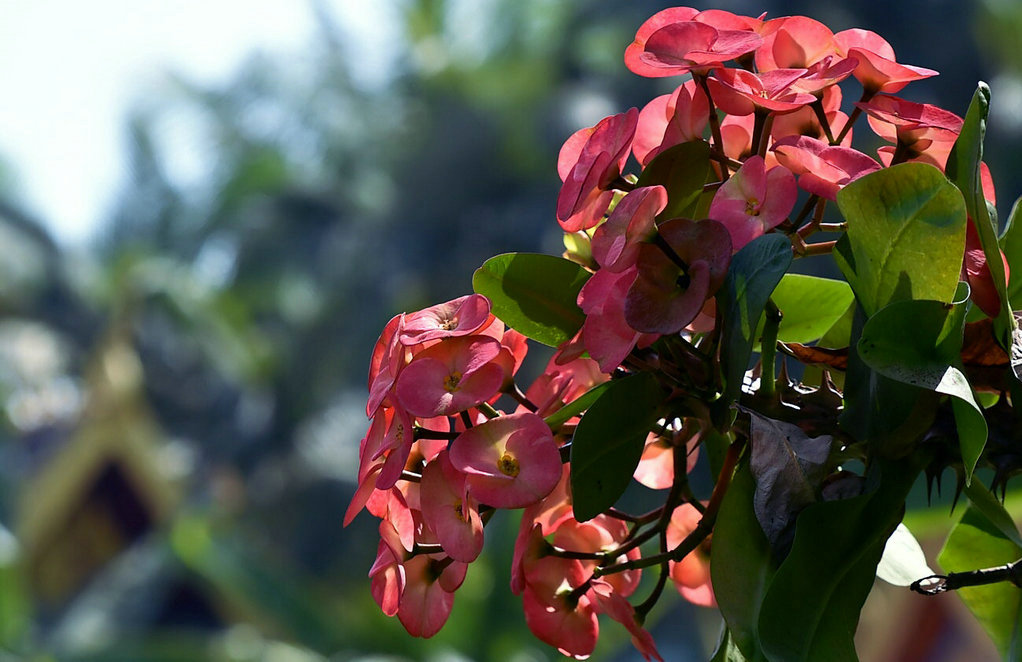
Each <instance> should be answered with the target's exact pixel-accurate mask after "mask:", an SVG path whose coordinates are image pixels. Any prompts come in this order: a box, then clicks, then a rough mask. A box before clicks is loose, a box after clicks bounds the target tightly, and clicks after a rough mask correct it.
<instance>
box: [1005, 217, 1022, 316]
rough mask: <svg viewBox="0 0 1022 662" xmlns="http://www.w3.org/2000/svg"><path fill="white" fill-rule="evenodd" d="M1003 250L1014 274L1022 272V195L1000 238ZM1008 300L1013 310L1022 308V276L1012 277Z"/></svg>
mask: <svg viewBox="0 0 1022 662" xmlns="http://www.w3.org/2000/svg"><path fill="white" fill-rule="evenodd" d="M1000 245H1001V250H1002V251H1004V257H1005V258H1007V260H1008V269H1009V270H1010V271H1011V273H1012V274H1022V197H1019V199H1018V200H1016V201H1015V204H1014V205H1013V206H1012V208H1011V213H1010V214H1008V222H1007V223H1006V224H1005V225H1004V234H1002V235H1001V238H1000ZM1007 296H1008V301H1009V302H1010V303H1011V306H1010V307H1011V309H1012V310H1022V276H1015V277H1014V278H1010V279H1009V282H1008V294H1007Z"/></svg>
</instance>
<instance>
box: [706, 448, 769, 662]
mask: <svg viewBox="0 0 1022 662" xmlns="http://www.w3.org/2000/svg"><path fill="white" fill-rule="evenodd" d="M755 490H756V483H755V481H754V480H753V477H752V471H751V470H750V468H749V463H748V462H742V463H741V464H740V465H739V466H738V469H737V471H736V472H735V475H734V477H733V478H732V479H731V485H729V486H728V490H727V493H726V494H725V495H724V500H723V501H722V502H721V504H720V510H719V511H717V522H716V524H715V525H714V527H713V545H712V546H711V547H710V576H711V579H712V580H713V594H714V596H715V597H716V598H717V605H718V606H719V607H720V613H721V615H723V616H724V621H725V622H726V623H727V627H728V631H729V632H730V638H731V642H732V644H733V645H734V646H737V647H738V648H739V649H740V650H741V651H742V654H743V655H744V657H745V658H747V659H749V660H763V659H765V658H764V657H763V652H762V650H761V649H760V645H759V634H758V623H759V611H760V605H761V604H762V602H763V596H764V595H766V589H767V585H768V584H769V582H770V579H771V577H772V576H773V573H774V571H775V570H776V565H775V564H774V562H773V559H772V557H771V554H770V543H769V542H768V541H767V539H766V536H765V535H764V534H763V529H762V528H760V525H759V521H758V520H757V519H756V513H755V510H754V509H753V494H754V493H755ZM724 659H727V658H724Z"/></svg>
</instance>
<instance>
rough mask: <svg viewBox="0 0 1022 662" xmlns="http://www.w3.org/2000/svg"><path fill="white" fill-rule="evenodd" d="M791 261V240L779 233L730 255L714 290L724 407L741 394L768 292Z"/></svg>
mask: <svg viewBox="0 0 1022 662" xmlns="http://www.w3.org/2000/svg"><path fill="white" fill-rule="evenodd" d="M790 264H791V243H790V242H789V241H788V238H787V237H785V236H784V235H782V234H765V235H763V236H762V237H758V238H757V239H754V240H753V241H751V242H749V243H748V244H746V245H745V246H744V247H743V248H742V249H741V250H740V251H738V252H737V253H735V255H734V257H732V258H731V265H730V267H728V272H727V278H726V279H725V280H724V284H723V285H722V286H721V288H720V291H719V292H718V293H717V305H718V309H719V310H721V311H722V313H723V318H724V331H723V335H722V338H721V342H722V346H721V350H720V362H721V367H722V370H723V373H724V396H723V398H722V402H723V403H725V405H726V406H730V403H731V402H732V401H734V400H735V398H737V397H738V394H739V393H741V388H742V379H743V378H744V377H745V369H746V367H747V366H748V363H749V358H750V357H751V356H752V347H753V344H754V343H755V340H756V337H755V336H756V327H757V325H758V324H759V318H760V317H761V316H762V315H763V308H764V306H766V302H767V300H768V299H769V298H770V294H771V293H772V292H773V291H774V288H775V287H777V283H778V282H780V280H781V277H782V276H783V275H784V273H785V272H786V271H787V270H788V266H789V265H790Z"/></svg>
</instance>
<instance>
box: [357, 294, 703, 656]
mask: <svg viewBox="0 0 1022 662" xmlns="http://www.w3.org/2000/svg"><path fill="white" fill-rule="evenodd" d="M527 349H528V348H527V345H526V343H525V338H524V336H522V335H521V334H520V333H518V332H517V331H515V330H513V329H507V328H505V325H504V323H503V322H501V321H500V320H499V319H497V318H496V317H495V316H494V315H493V314H492V313H491V312H490V302H489V301H488V300H487V299H486V298H485V297H483V296H481V295H478V294H473V295H469V296H465V297H461V298H459V299H455V300H453V301H448V302H446V303H443V304H439V305H436V306H433V307H430V308H427V309H425V310H422V311H419V312H416V313H413V314H402V315H398V316H396V317H394V318H393V319H392V320H391V321H390V322H389V323H388V324H387V326H386V328H385V329H384V332H383V334H382V335H381V336H380V338H379V340H378V342H377V344H376V346H375V348H374V350H373V358H372V362H371V367H370V373H369V391H370V398H369V401H368V404H367V414H368V415H369V416H370V417H371V418H372V423H371V424H370V427H369V431H368V432H367V434H366V436H365V438H364V439H363V440H362V444H361V447H360V464H359V472H358V477H359V484H358V488H357V491H356V493H355V496H354V498H353V499H352V502H351V504H350V506H349V507H348V511H347V513H346V515H345V520H344V522H345V525H347V524H348V523H349V522H350V521H351V520H352V519H353V518H354V517H355V516H356V515H357V514H358V513H359V512H360V511H361V510H362V509H363V508H365V509H367V510H368V511H369V512H370V513H371V514H372V515H374V516H375V517H377V518H379V520H380V524H379V532H380V544H379V548H378V553H377V557H376V562H375V563H374V565H373V567H372V569H371V570H370V573H369V574H370V576H371V578H372V593H373V596H374V597H375V598H376V601H377V602H378V604H379V605H380V608H381V609H382V610H383V611H384V613H386V614H388V615H391V616H393V615H396V616H398V618H399V619H400V620H401V623H402V624H403V625H404V626H405V628H406V629H407V630H408V632H410V633H411V634H413V635H417V636H423V637H429V636H432V635H433V634H435V633H436V632H437V631H438V630H439V629H440V627H441V626H442V625H443V624H444V622H445V621H446V620H447V617H448V615H449V614H450V610H451V608H452V605H453V599H454V593H455V591H456V589H457V588H458V587H459V586H460V584H461V582H462V581H463V580H464V578H465V575H466V570H467V564H469V563H470V562H471V561H473V560H475V558H476V557H477V556H478V555H479V553H480V551H481V549H482V545H483V527H484V525H485V523H486V522H487V521H488V520H489V519H490V517H492V515H493V513H494V512H495V510H496V509H499V508H505V509H524V514H523V517H522V523H521V531H520V534H519V536H518V541H517V543H516V546H515V553H514V568H513V569H512V579H511V587H512V590H513V591H514V592H515V593H516V594H521V595H522V600H523V604H524V605H525V615H526V620H527V623H528V625H529V627H530V628H531V629H532V631H533V632H534V633H535V634H536V636H537V637H539V638H540V639H542V640H543V641H546V642H548V643H550V644H552V645H554V646H557V647H558V648H560V649H561V650H562V651H564V652H565V653H566V654H570V655H575V656H578V657H585V656H587V655H588V654H589V653H590V652H591V651H592V650H593V647H594V646H595V644H596V639H597V633H598V623H597V614H598V613H607V614H609V615H610V616H611V617H612V618H614V619H616V620H618V621H620V622H622V623H623V624H625V626H626V627H628V628H629V630H631V631H632V633H633V635H634V638H635V641H636V645H637V646H639V647H640V650H643V651H645V652H646V653H647V654H648V655H649V656H651V657H654V658H659V655H658V654H657V653H656V649H655V647H654V646H653V643H652V640H651V639H650V637H649V634H648V633H647V632H646V631H645V630H643V629H642V627H641V619H640V618H639V617H638V616H637V615H636V613H635V610H634V609H633V608H632V606H631V604H630V603H629V602H628V600H627V597H628V596H629V595H631V593H632V592H633V591H634V590H635V589H636V587H637V586H638V583H639V579H640V576H641V573H640V571H639V570H623V571H621V572H613V573H610V574H607V575H606V576H604V577H603V578H599V577H597V576H595V574H594V570H595V569H596V568H597V566H599V565H601V564H602V565H603V566H608V565H610V564H612V563H614V562H616V561H618V560H620V561H627V560H634V559H637V558H639V557H640V552H639V545H640V544H641V542H642V541H643V539H642V538H639V539H637V538H636V537H635V531H634V529H633V527H629V524H628V518H626V517H624V516H623V515H618V516H616V517H615V516H613V515H609V514H608V515H601V516H599V517H597V518H595V519H593V520H590V521H588V522H584V523H581V522H578V521H576V519H575V518H574V514H573V511H572V504H571V496H570V493H569V492H570V490H569V488H568V485H567V482H566V481H567V477H568V475H569V474H568V472H569V470H570V465H569V464H568V463H566V462H564V461H562V453H564V451H566V448H567V447H566V446H565V444H566V442H567V439H568V438H569V437H570V434H571V431H572V429H573V428H574V426H575V424H576V423H577V421H578V418H577V417H570V418H568V419H567V420H566V421H565V422H564V423H561V424H557V425H555V426H554V427H551V426H550V425H549V424H548V423H547V421H546V420H545V418H544V417H547V416H550V415H551V414H555V413H557V412H558V411H560V410H561V409H562V408H564V407H565V406H566V405H567V404H569V403H571V402H573V401H574V400H575V399H576V398H578V397H579V396H581V395H582V394H584V393H585V392H587V391H588V390H590V389H591V388H593V387H594V386H596V385H598V384H600V383H602V382H604V381H606V380H607V379H608V378H609V376H608V375H607V374H605V373H604V372H602V371H601V370H600V368H599V367H598V365H597V364H596V362H595V361H593V360H592V359H589V358H584V357H576V358H573V359H570V360H564V359H563V357H561V356H558V357H556V358H557V359H558V360H560V362H558V361H557V360H554V361H551V362H550V364H549V366H548V367H547V369H546V371H545V372H544V373H543V374H541V375H540V376H539V377H538V378H537V379H536V380H535V381H534V382H533V383H532V385H531V386H530V387H529V388H528V389H527V391H525V392H524V393H523V392H522V391H521V390H520V389H519V387H518V386H517V384H516V383H515V381H514V375H515V373H516V372H517V370H518V367H519V366H520V365H521V363H522V361H523V359H524V358H525V355H526V353H527ZM505 395H507V396H508V397H509V398H510V400H509V401H510V402H511V403H512V404H513V405H514V409H513V410H510V411H501V410H499V409H497V408H496V405H498V404H500V401H501V397H502V396H505ZM690 436H691V435H690ZM674 437H675V438H672V439H665V438H663V437H661V436H658V435H654V434H651V435H650V440H649V445H648V447H647V452H646V453H645V454H644V456H643V457H644V459H643V462H642V463H641V464H640V467H639V468H638V469H637V470H636V478H637V479H638V480H640V481H641V482H643V483H645V484H647V485H649V486H650V487H653V488H664V487H669V486H670V485H671V484H673V482H674V480H673V476H674V470H675V463H676V461H677V460H675V458H674V452H673V451H674V449H675V448H676V447H677V443H678V442H677V439H679V438H681V435H680V434H676V435H674ZM690 441H691V440H690ZM689 446H690V448H693V449H694V444H691V443H690V444H689ZM680 448H681V449H682V452H681V454H680V455H679V456H680V457H681V461H682V462H683V465H682V466H683V467H685V468H684V469H683V471H687V469H690V468H691V466H692V464H693V462H694V458H695V454H694V453H688V452H686V451H685V446H684V444H682V445H681V446H680ZM686 457H688V458H689V459H688V460H686V459H685V458H686ZM689 508H690V507H689ZM691 512H693V513H697V511H694V510H693V511H691ZM685 513H689V514H690V511H688V510H684V509H682V508H679V509H678V511H677V515H676V516H675V517H674V518H673V519H671V520H670V521H669V527H668V530H669V531H670V533H669V535H675V534H676V532H677V531H682V532H683V531H684V527H685V526H686V524H685V522H688V521H689V520H690V519H691V517H689V520H686V519H685ZM679 527H681V528H679ZM689 528H691V526H689ZM683 536H684V534H683V533H682V537H683ZM700 564H701V565H700ZM677 565H678V567H679V571H678V578H679V579H678V581H679V587H680V588H681V589H682V590H683V594H684V595H689V596H691V599H692V600H694V601H696V602H699V603H701V604H712V600H713V598H712V592H711V590H710V588H709V576H708V572H707V570H706V567H705V560H703V561H697V562H696V563H695V565H694V566H693V564H692V562H691V561H690V562H688V563H679V564H677ZM673 566H674V564H673V563H672V567H673Z"/></svg>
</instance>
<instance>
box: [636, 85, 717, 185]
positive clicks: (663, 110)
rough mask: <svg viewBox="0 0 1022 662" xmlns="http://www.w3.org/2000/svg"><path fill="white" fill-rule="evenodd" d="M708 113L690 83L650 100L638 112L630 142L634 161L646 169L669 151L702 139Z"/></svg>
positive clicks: (703, 96) (703, 98)
mask: <svg viewBox="0 0 1022 662" xmlns="http://www.w3.org/2000/svg"><path fill="white" fill-rule="evenodd" d="M709 112H710V104H709V102H708V101H707V100H706V94H705V93H704V92H703V91H702V90H701V89H700V88H699V87H697V86H696V84H695V81H693V80H690V81H687V82H685V83H684V84H682V85H679V86H678V88H677V89H675V90H674V92H673V93H672V94H664V95H662V96H659V97H657V98H655V99H653V100H652V101H650V102H649V103H647V104H646V106H645V107H644V108H643V109H642V110H641V111H639V119H638V124H637V125H636V127H635V139H634V140H633V141H632V152H633V153H634V154H635V158H636V159H637V160H638V161H639V163H640V164H642V165H643V166H645V165H646V164H647V163H649V162H650V161H652V160H653V157H655V156H656V155H657V154H659V153H660V152H662V151H663V150H665V149H667V148H668V147H673V146H674V145H679V144H681V143H683V142H688V141H690V140H699V139H701V138H702V137H703V129H705V128H706V124H707V122H709Z"/></svg>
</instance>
